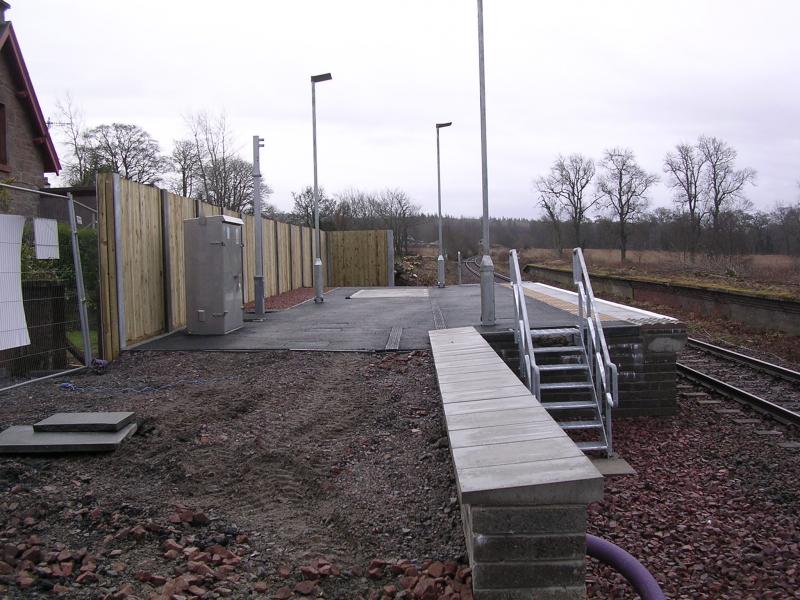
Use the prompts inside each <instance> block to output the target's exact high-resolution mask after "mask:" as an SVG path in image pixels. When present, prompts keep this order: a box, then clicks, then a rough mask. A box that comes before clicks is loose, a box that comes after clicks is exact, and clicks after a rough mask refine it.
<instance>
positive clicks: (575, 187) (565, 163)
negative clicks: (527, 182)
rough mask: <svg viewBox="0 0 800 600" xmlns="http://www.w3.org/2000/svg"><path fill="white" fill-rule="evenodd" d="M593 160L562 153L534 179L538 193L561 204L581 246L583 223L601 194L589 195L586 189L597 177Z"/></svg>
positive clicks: (576, 241) (578, 155)
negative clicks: (541, 174) (597, 195)
mask: <svg viewBox="0 0 800 600" xmlns="http://www.w3.org/2000/svg"><path fill="white" fill-rule="evenodd" d="M594 170H595V169H594V161H593V160H592V159H591V158H588V157H586V156H583V155H582V154H570V155H569V156H567V157H564V156H561V155H559V157H558V158H557V159H556V161H555V162H554V163H553V166H552V167H550V173H549V174H548V175H546V176H544V177H539V178H538V179H536V181H535V185H536V189H537V190H538V191H539V193H540V194H541V195H542V196H544V197H546V198H549V199H551V200H552V199H558V203H559V204H560V205H561V207H562V209H563V210H564V212H565V213H566V215H567V218H568V219H569V220H570V222H571V223H572V228H573V230H574V232H575V244H576V245H577V246H582V245H583V243H582V239H581V225H582V224H583V223H584V222H585V221H586V220H587V218H588V213H589V210H590V209H591V208H592V207H593V206H594V205H595V204H597V201H598V197H596V196H595V197H587V196H586V188H588V187H589V184H590V183H591V182H592V178H594Z"/></svg>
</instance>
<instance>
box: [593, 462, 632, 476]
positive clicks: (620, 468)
mask: <svg viewBox="0 0 800 600" xmlns="http://www.w3.org/2000/svg"><path fill="white" fill-rule="evenodd" d="M589 460H591V461H592V464H593V465H594V467H595V469H597V470H598V471H600V474H601V475H603V476H604V477H617V476H622V475H636V471H634V470H633V467H632V466H630V465H629V464H628V461H626V460H624V459H622V458H619V457H612V458H599V457H592V458H591V459H589Z"/></svg>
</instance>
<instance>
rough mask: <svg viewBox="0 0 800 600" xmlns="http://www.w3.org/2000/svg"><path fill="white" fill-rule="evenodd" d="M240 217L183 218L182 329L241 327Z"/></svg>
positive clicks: (213, 331) (210, 331) (203, 331)
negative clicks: (183, 295)
mask: <svg viewBox="0 0 800 600" xmlns="http://www.w3.org/2000/svg"><path fill="white" fill-rule="evenodd" d="M243 225H244V223H243V221H242V220H241V219H237V218H235V217H228V216H225V215H214V216H211V217H201V218H199V219H187V220H186V221H184V222H183V240H184V261H185V266H186V272H185V273H186V331H187V332H188V333H190V334H194V335H223V334H226V333H230V332H231V331H235V330H236V329H239V328H240V327H242V324H243V319H244V306H243V297H242V278H243V276H242V247H243V243H242V226H243Z"/></svg>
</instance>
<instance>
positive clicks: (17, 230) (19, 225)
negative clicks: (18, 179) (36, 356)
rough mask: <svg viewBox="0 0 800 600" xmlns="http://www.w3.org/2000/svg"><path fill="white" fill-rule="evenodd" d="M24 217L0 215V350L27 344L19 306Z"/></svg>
mask: <svg viewBox="0 0 800 600" xmlns="http://www.w3.org/2000/svg"><path fill="white" fill-rule="evenodd" d="M23 227H25V217H21V216H19V215H0V350H6V349H8V348H18V347H20V346H27V345H28V344H30V343H31V339H30V337H29V336H28V324H27V322H26V321H25V307H24V306H23V304H22V273H21V266H22V265H21V263H22V229H23Z"/></svg>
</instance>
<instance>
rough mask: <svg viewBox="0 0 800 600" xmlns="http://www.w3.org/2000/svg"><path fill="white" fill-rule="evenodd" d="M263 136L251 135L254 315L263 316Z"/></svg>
mask: <svg viewBox="0 0 800 600" xmlns="http://www.w3.org/2000/svg"><path fill="white" fill-rule="evenodd" d="M263 147H264V138H260V137H258V136H257V135H254V136H253V231H254V233H255V241H256V244H255V245H256V273H255V276H254V277H253V288H254V290H255V295H256V306H255V312H256V316H258V317H263V316H264V238H263V233H264V227H263V225H264V223H263V221H262V220H261V158H260V151H259V149H260V148H263Z"/></svg>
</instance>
